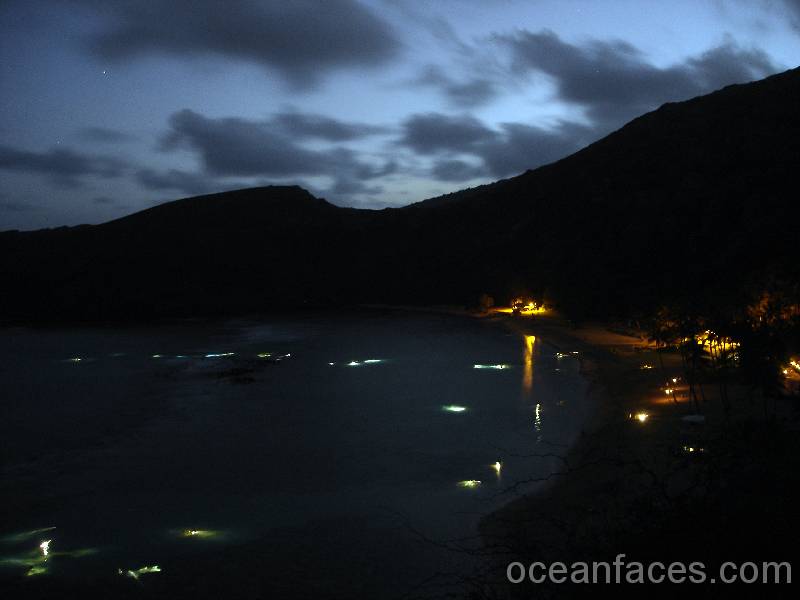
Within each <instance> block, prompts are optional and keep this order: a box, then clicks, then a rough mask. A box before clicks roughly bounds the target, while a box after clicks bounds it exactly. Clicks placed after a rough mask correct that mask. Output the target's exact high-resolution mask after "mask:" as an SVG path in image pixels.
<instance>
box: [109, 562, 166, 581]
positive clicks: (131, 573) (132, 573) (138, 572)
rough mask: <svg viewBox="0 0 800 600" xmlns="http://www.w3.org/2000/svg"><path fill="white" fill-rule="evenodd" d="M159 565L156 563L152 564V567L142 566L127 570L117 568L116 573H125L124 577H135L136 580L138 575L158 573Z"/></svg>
mask: <svg viewBox="0 0 800 600" xmlns="http://www.w3.org/2000/svg"><path fill="white" fill-rule="evenodd" d="M160 572H161V567H159V566H158V565H153V566H152V567H142V568H141V569H136V570H129V571H123V570H122V569H117V573H119V574H120V575H125V576H126V577H130V578H131V579H136V580H137V581H138V579H139V576H140V575H147V574H148V573H160Z"/></svg>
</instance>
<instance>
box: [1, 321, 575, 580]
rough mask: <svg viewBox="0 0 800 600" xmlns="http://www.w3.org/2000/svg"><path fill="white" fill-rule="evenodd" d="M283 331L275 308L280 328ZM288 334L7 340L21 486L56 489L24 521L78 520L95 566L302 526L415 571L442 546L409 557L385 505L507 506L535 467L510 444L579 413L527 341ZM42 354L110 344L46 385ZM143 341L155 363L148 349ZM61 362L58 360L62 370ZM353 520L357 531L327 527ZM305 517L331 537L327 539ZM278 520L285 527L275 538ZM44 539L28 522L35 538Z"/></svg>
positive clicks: (467, 522) (439, 510)
mask: <svg viewBox="0 0 800 600" xmlns="http://www.w3.org/2000/svg"><path fill="white" fill-rule="evenodd" d="M293 327H295V325H294V324H293V323H292V322H289V321H287V322H284V323H282V324H281V327H280V330H281V331H282V332H291V331H292V330H293ZM223 329H224V328H223ZM299 329H300V330H301V332H302V333H301V334H297V335H294V336H292V337H288V336H287V337H286V338H285V339H284V338H280V339H278V338H275V339H273V338H268V337H267V338H265V337H264V336H263V335H260V334H259V335H254V334H253V332H252V330H251V329H250V328H249V327H248V326H247V325H245V326H243V327H242V328H240V329H235V328H233V331H223V332H222V333H220V331H217V330H211V331H209V330H204V331H197V330H190V331H183V330H181V331H178V332H177V333H175V334H169V335H167V334H165V333H163V332H162V331H149V332H148V331H145V332H141V331H133V332H122V333H119V332H115V333H114V339H113V340H107V339H106V337H107V336H108V335H109V334H108V333H107V332H102V333H94V332H91V331H86V330H77V331H75V332H72V333H67V334H65V333H64V332H59V333H58V334H54V335H53V336H52V337H50V338H48V337H47V336H46V335H45V334H41V333H40V334H37V335H38V337H37V336H33V337H32V338H31V339H30V340H28V339H23V340H20V344H18V345H19V346H25V345H26V344H27V345H28V346H29V350H28V353H27V354H26V353H25V352H21V353H20V356H18V357H17V358H16V359H15V360H16V361H17V362H16V364H17V365H18V367H19V369H18V370H17V371H16V372H14V371H12V372H14V373H15V376H17V377H18V378H19V383H20V384H21V385H20V387H19V389H20V390H27V392H28V393H29V394H28V397H29V398H30V399H31V404H30V407H29V408H30V410H29V413H30V414H34V413H36V414H34V417H35V418H33V419H31V420H30V421H26V420H23V419H21V418H20V419H17V420H16V421H15V422H16V423H17V424H18V425H19V424H21V425H20V426H19V428H18V429H19V430H18V431H11V434H12V437H11V438H9V439H16V440H17V443H16V446H13V447H12V449H14V450H16V451H17V456H18V457H19V458H20V460H28V462H26V463H24V464H25V465H26V466H24V467H20V469H21V470H20V471H19V473H20V474H21V477H20V479H19V481H20V482H25V483H24V485H30V486H31V493H37V492H41V491H42V490H45V489H47V490H48V494H49V496H48V497H52V505H51V507H52V510H45V511H41V512H31V514H28V515H25V519H26V520H25V521H24V522H31V523H34V524H35V523H42V522H44V523H52V522H56V523H58V524H59V531H61V527H62V523H63V524H65V525H66V526H67V527H68V529H69V530H70V531H72V532H79V533H76V534H75V538H77V539H76V543H75V545H76V546H77V545H81V546H94V545H97V546H102V547H103V548H104V552H103V553H101V554H100V555H98V556H97V557H95V558H94V559H92V560H94V561H98V562H97V564H102V565H104V566H103V568H104V569H106V568H107V567H108V566H109V565H110V566H111V567H112V569H113V570H111V571H110V572H111V573H112V574H114V573H116V568H117V567H118V566H125V565H127V566H128V567H137V569H138V568H142V567H140V565H142V564H145V565H152V564H153V563H152V562H149V561H153V562H155V561H158V564H159V565H160V566H164V565H165V563H164V560H163V559H164V558H165V557H170V556H176V555H177V556H180V555H181V554H182V553H184V552H188V551H191V548H198V547H206V545H205V544H203V543H202V541H201V540H209V541H211V540H214V543H213V545H216V544H217V543H219V544H220V545H225V546H228V547H232V548H235V547H238V546H239V545H244V544H246V543H248V540H253V541H255V540H261V539H262V538H263V539H264V540H265V543H264V544H259V545H258V546H257V547H256V548H257V549H256V550H255V552H260V551H261V550H259V549H258V548H270V547H274V546H275V544H278V542H276V541H275V540H279V541H280V544H283V545H285V546H287V547H289V548H290V550H291V548H292V547H293V546H295V545H299V544H301V541H300V540H302V539H307V540H314V541H315V543H316V542H320V543H328V544H329V545H330V547H331V550H330V553H329V556H332V555H334V554H338V555H340V556H341V557H342V558H341V560H345V558H344V557H348V556H351V555H353V554H358V553H359V552H360V550H359V548H361V547H370V548H371V546H370V544H372V543H373V541H372V540H373V539H374V543H375V544H378V545H379V546H380V548H382V550H381V551H382V552H385V553H388V554H385V555H384V558H387V559H391V560H392V561H394V562H395V563H396V566H397V568H398V569H399V571H402V572H404V573H406V574H407V575H408V574H410V575H412V576H414V574H419V575H420V577H419V579H423V578H424V577H423V575H424V573H423V572H422V571H423V570H424V569H423V568H422V567H420V564H419V561H428V563H427V564H428V565H429V566H431V567H433V568H432V569H431V570H432V571H435V570H437V567H438V561H439V560H443V558H442V557H441V556H439V554H437V551H434V550H431V551H430V553H429V554H425V553H414V552H412V551H409V550H408V549H409V548H410V545H409V544H410V541H409V540H404V539H399V538H397V536H398V535H399V534H398V533H397V532H398V530H399V529H401V528H398V521H397V516H396V515H397V514H402V515H403V519H404V520H406V521H408V522H409V523H411V524H413V525H414V526H415V527H416V528H418V529H420V530H424V531H425V532H426V533H428V534H429V535H430V537H432V538H436V537H452V536H462V535H469V534H470V533H471V532H472V530H473V528H474V526H475V524H476V522H477V519H478V518H479V516H480V515H481V514H485V513H486V512H488V511H489V510H491V509H492V508H494V507H495V506H498V505H499V504H501V503H504V502H506V501H507V500H510V499H511V498H510V497H503V498H499V499H496V500H495V499H493V497H494V496H495V495H496V494H497V492H498V491H499V490H501V489H503V487H504V486H505V485H507V484H509V483H512V482H514V481H515V480H521V479H525V478H528V477H530V476H531V475H532V474H534V473H532V470H535V469H544V468H549V466H548V465H544V464H539V463H537V464H535V465H533V464H531V463H530V461H525V460H524V459H520V458H515V456H514V455H515V453H516V454H517V455H518V456H521V455H524V454H525V453H526V452H528V453H530V452H532V451H534V450H535V445H536V443H537V441H541V440H542V439H545V438H546V439H548V440H555V441H568V440H569V439H570V438H571V437H572V436H573V435H574V433H575V431H576V430H577V429H578V428H579V415H571V414H567V413H566V412H559V411H558V410H553V411H552V413H551V409H550V407H553V406H556V401H555V396H554V389H555V386H557V385H558V386H560V385H562V381H561V379H559V381H558V382H557V383H556V382H554V380H552V378H549V375H548V369H547V366H548V364H549V363H548V361H550V362H553V363H554V362H555V359H554V358H553V355H552V354H551V353H544V354H542V353H540V352H539V350H538V348H539V345H540V344H541V343H542V342H541V341H537V340H536V338H535V337H534V336H525V337H524V345H523V348H522V352H521V356H520V348H519V337H508V336H507V335H505V334H504V333H503V332H502V331H501V330H498V329H495V328H492V327H489V326H487V325H485V324H473V323H463V322H462V321H458V320H452V321H448V320H446V319H445V320H442V319H439V318H427V317H415V318H401V319H399V322H398V320H397V319H394V318H392V319H386V320H381V319H375V320H369V319H366V320H361V319H355V320H351V321H347V322H344V323H339V322H337V321H335V320H321V321H320V322H318V323H313V324H312V325H309V324H307V323H306V324H303V325H302V326H301V327H299ZM265 330H266V329H265ZM31 335H33V334H31ZM70 336H71V337H70ZM67 342H70V343H72V344H73V345H72V347H69V346H68V345H67ZM537 342H538V343H537ZM112 343H113V345H112ZM109 346H110V347H109ZM51 347H52V348H54V350H52V354H53V356H52V358H51V362H50V363H49V364H54V365H58V364H60V363H58V359H59V358H61V359H63V357H64V356H70V355H71V354H73V353H74V354H77V349H78V348H80V349H81V350H80V351H81V355H82V356H87V357H88V356H104V357H110V354H111V350H114V352H113V354H115V355H117V356H118V357H121V356H125V359H124V360H119V358H116V359H114V360H111V358H106V359H105V360H103V359H94V360H92V361H90V362H89V364H86V362H85V361H83V362H84V364H83V365H82V366H81V368H80V369H76V368H75V367H74V366H73V365H64V366H63V367H58V368H56V369H55V370H54V372H53V373H50V375H52V377H51V379H50V380H48V381H43V380H41V365H42V364H43V363H42V362H41V360H39V359H41V358H46V355H45V354H42V352H44V350H47V349H48V348H51ZM43 349H44V350H43ZM155 350H158V351H159V356H160V357H165V358H164V359H163V360H153V359H152V358H151V357H152V356H153V351H155ZM265 350H270V352H265ZM0 352H1V351H0ZM37 353H38V354H37ZM74 354H73V355H74ZM290 355H291V356H292V360H283V361H280V362H273V361H272V360H263V359H266V358H270V359H274V358H275V357H280V358H287V357H289V356H290ZM206 356H208V358H209V359H214V360H206V359H205V357H206ZM376 356H377V357H381V358H358V359H357V360H355V361H353V362H356V363H358V365H359V366H364V365H375V366H376V368H374V369H373V368H369V369H368V368H357V369H348V368H338V367H339V366H342V367H344V366H346V365H347V364H348V360H349V358H346V357H376ZM169 357H186V359H185V360H180V361H174V360H167V358H169ZM0 358H5V357H4V356H0ZM259 359H261V360H259ZM331 359H334V360H336V362H335V366H337V368H333V369H332V368H330V366H329V365H330V364H331V363H330V362H329V361H330V360H331ZM342 359H344V360H342ZM248 361H249V362H248ZM520 362H521V366H522V369H521V382H522V389H523V392H524V397H525V398H527V400H526V402H525V403H524V405H523V406H520V404H519V400H518V399H519V394H520V387H519V386H520V379H517V375H516V373H517V369H516V367H517V366H518V365H520ZM251 363H252V364H251ZM537 363H539V364H537ZM68 366H69V367H71V368H70V369H69V373H67V372H66V371H64V372H63V373H62V372H60V371H58V369H60V368H63V369H66V368H67V367H68ZM242 366H247V368H249V369H253V373H252V382H250V383H249V384H248V385H237V386H234V385H231V383H232V382H231V381H229V380H228V379H226V377H227V376H226V375H225V373H224V371H235V370H237V369H240V368H241V367H242ZM353 366H355V365H353ZM84 367H86V368H87V369H84ZM480 367H485V368H487V369H489V370H491V371H494V372H487V371H481V369H480ZM539 367H542V370H541V372H539ZM476 368H477V370H476ZM534 368H536V369H537V372H536V377H535V378H534ZM78 372H80V373H81V378H78V377H76V375H75V373H78ZM83 374H87V375H86V378H83V377H84V375H83ZM576 389H577V390H579V386H578V387H576ZM22 393H23V392H20V397H21V395H22ZM110 398H114V402H113V403H112V402H110V401H109V399H110ZM12 400H13V399H12ZM55 400H57V402H54V401H55ZM534 400H535V408H534V403H533V401H534ZM14 405H15V406H16V405H17V404H14ZM545 405H547V407H548V419H547V422H546V423H545V422H543V420H542V411H543V407H544V406H545ZM532 409H533V410H534V411H535V425H536V427H535V431H531V429H530V415H531V411H532ZM459 413H460V414H459ZM25 416H26V418H27V417H29V416H30V415H29V414H26V415H25ZM28 422H30V424H31V425H28V424H27V423H28ZM33 424H35V425H36V426H35V428H34V429H29V430H27V431H26V430H25V427H32V426H33ZM0 433H6V430H5V429H4V430H2V431H1V432H0ZM31 435H35V436H36V437H37V439H43V440H44V443H43V449H42V451H41V453H40V454H37V455H36V456H35V457H34V459H33V460H29V459H27V455H26V450H25V448H26V446H25V444H26V443H27V440H28V439H30V436H31ZM14 436H16V437H14ZM20 464H22V462H21V463H20ZM489 468H491V469H492V470H493V471H494V473H495V476H491V477H488V475H489V473H487V469H489ZM501 469H502V474H503V479H504V481H503V482H502V483H501V481H500V479H501V478H500V474H501ZM462 478H464V479H463V480H461V479H462ZM459 480H461V482H460V483H459V484H458V486H456V485H454V482H457V481H459ZM8 481H9V483H10V485H11V486H13V485H14V481H12V480H11V479H9V480H8ZM85 490H98V492H97V493H96V494H95V495H94V496H88V495H87V494H86V493H85ZM0 491H2V493H3V494H7V493H9V492H8V491H7V490H6V489H5V488H3V489H2V490H0ZM387 507H388V511H387ZM119 515H126V518H125V519H119ZM387 515H394V516H387ZM351 519H352V520H355V521H356V522H358V523H359V525H358V526H354V527H344V526H341V525H340V524H341V523H343V522H347V521H348V520H351ZM106 524H110V525H106ZM181 526H183V527H184V528H179V527H181ZM187 526H188V527H187ZM320 528H326V529H325V530H326V531H328V530H329V531H331V532H333V533H331V534H330V536H329V537H328V538H326V540H327V541H324V542H323V541H322V538H319V537H318V535H319V534H318V533H317V532H318V530H319V529H320ZM287 530H288V531H291V532H293V533H292V534H291V535H290V536H289V537H288V538H285V537H284V536H286V535H288V534H286V533H285V531H287ZM168 531H169V532H172V533H171V534H170V535H169V536H168V535H166V532H168ZM159 532H160V533H159ZM227 532H237V533H236V535H235V536H234V535H230V534H229V533H227ZM238 532H247V533H242V534H239V533H238ZM294 532H296V534H295V533H294ZM342 532H347V533H346V535H343V534H342ZM43 533H45V532H44V531H42V532H41V534H43ZM36 537H37V536H36V535H33V536H32V539H33V538H36ZM48 538H49V535H48V536H46V537H45V536H44V535H40V537H39V539H34V540H33V541H35V542H36V544H33V547H35V546H37V545H38V544H39V543H41V541H44V539H48ZM75 538H73V539H75ZM159 540H160V541H159ZM331 540H332V541H331ZM281 547H283V546H281ZM106 548H108V551H107V552H106ZM54 549H55V550H56V552H51V555H50V557H48V558H49V559H51V560H52V559H53V558H55V559H56V561H57V562H56V563H55V564H57V563H58V561H60V560H61V558H66V556H59V552H58V551H59V550H62V541H61V538H59V539H58V540H56V541H55V542H54ZM290 550H287V552H290ZM415 554H419V556H416V555H415ZM106 555H107V556H108V557H107V558H106ZM234 555H235V554H234ZM142 557H143V559H144V560H147V561H148V562H144V560H143V562H138V561H139V560H142ZM28 558H29V559H30V560H33V559H38V558H40V557H28ZM81 562H83V561H81ZM137 562H138V564H137ZM31 566H42V565H39V564H38V563H37V564H36V565H31ZM31 566H28V567H26V568H31ZM274 568H276V569H277V568H278V567H277V566H276V567H274ZM137 569H130V570H131V571H133V572H136V570H137ZM404 569H405V570H404ZM376 570H377V571H380V569H376ZM399 571H398V572H399ZM387 577H388V575H387ZM339 583H340V584H341V585H345V584H346V582H339ZM409 583H413V582H409Z"/></svg>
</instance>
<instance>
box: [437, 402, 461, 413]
mask: <svg viewBox="0 0 800 600" xmlns="http://www.w3.org/2000/svg"><path fill="white" fill-rule="evenodd" d="M442 410H444V411H446V412H454V413H460V412H464V411H465V410H467V407H466V406H459V405H457V404H446V405H445V406H443V407H442Z"/></svg>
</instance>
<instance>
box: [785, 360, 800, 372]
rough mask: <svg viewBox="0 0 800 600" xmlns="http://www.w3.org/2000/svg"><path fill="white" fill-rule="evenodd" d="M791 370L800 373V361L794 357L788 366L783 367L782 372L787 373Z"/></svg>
mask: <svg viewBox="0 0 800 600" xmlns="http://www.w3.org/2000/svg"><path fill="white" fill-rule="evenodd" d="M792 370H794V371H795V372H797V373H800V362H799V361H798V360H797V359H795V358H793V359H791V360H790V361H789V366H788V367H786V368H785V369H783V374H784V375H789V374H790V373H791V372H792Z"/></svg>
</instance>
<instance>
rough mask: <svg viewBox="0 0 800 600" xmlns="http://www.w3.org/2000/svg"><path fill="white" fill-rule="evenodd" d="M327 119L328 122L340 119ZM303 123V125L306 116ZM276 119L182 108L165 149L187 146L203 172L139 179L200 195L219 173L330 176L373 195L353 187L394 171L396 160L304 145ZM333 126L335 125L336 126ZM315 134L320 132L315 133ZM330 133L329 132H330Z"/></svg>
mask: <svg viewBox="0 0 800 600" xmlns="http://www.w3.org/2000/svg"><path fill="white" fill-rule="evenodd" d="M330 121H331V123H328V122H327V121H326V122H325V123H326V124H327V125H331V124H332V123H333V124H338V125H343V124H342V123H340V122H333V121H332V120H330ZM302 122H303V124H304V125H305V124H307V123H306V121H305V120H303V121H302ZM275 123H276V120H274V119H269V120H264V121H254V120H248V119H239V118H219V119H210V118H207V117H205V116H203V115H201V114H199V113H196V112H194V111H191V110H182V111H180V112H178V113H175V114H174V115H172V117H171V118H170V131H169V133H168V134H167V135H166V136H165V138H164V140H163V146H164V148H165V149H167V150H170V149H173V148H176V147H185V148H189V149H191V150H193V151H195V152H197V153H198V155H199V156H200V159H201V162H202V165H203V172H201V173H199V174H188V173H184V172H180V171H170V172H167V173H155V172H153V171H140V172H139V174H138V178H139V181H140V182H142V183H143V184H144V185H147V186H149V187H150V188H151V189H160V188H163V189H167V188H172V189H180V190H182V191H186V192H188V193H203V192H204V191H208V190H207V186H214V185H218V184H216V181H215V180H216V179H217V178H220V177H264V176H266V177H277V178H286V177H297V176H327V177H331V178H333V180H334V188H335V189H336V190H337V193H344V190H350V191H351V192H352V193H375V192H374V188H368V187H366V186H365V185H361V186H359V185H357V184H358V182H364V181H367V180H371V179H376V178H379V177H383V176H385V175H389V174H391V173H394V172H395V171H396V170H397V164H396V163H395V162H393V161H387V162H385V163H382V164H375V163H374V162H368V161H365V160H363V159H362V158H361V157H360V156H359V154H358V153H356V152H354V151H353V150H351V149H349V148H344V147H334V148H330V149H326V150H317V149H310V148H306V147H304V146H302V145H301V144H299V143H298V140H297V139H296V138H297V137H298V136H291V135H288V133H287V130H286V128H281V127H276V125H275ZM338 125H337V126H338ZM314 133H315V134H317V135H315V136H314V137H319V133H320V132H319V131H315V132H314ZM328 133H331V132H330V131H329V132H328ZM307 135H308V134H307Z"/></svg>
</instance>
